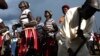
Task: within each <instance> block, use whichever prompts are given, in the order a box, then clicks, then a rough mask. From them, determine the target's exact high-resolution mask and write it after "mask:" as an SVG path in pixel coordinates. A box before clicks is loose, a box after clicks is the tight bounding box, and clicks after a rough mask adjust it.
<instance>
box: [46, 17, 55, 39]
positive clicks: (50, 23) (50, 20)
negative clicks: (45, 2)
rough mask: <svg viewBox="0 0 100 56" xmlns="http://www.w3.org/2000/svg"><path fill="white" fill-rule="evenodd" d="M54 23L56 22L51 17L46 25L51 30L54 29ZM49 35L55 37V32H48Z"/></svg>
mask: <svg viewBox="0 0 100 56" xmlns="http://www.w3.org/2000/svg"><path fill="white" fill-rule="evenodd" d="M53 23H54V20H53V19H52V18H51V19H49V20H47V21H45V26H46V27H47V28H48V29H50V30H54V27H53ZM48 35H49V36H51V37H54V32H48Z"/></svg>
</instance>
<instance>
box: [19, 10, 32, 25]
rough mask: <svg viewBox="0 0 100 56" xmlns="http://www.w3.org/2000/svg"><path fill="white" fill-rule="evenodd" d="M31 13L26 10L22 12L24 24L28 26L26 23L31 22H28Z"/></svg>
mask: <svg viewBox="0 0 100 56" xmlns="http://www.w3.org/2000/svg"><path fill="white" fill-rule="evenodd" d="M29 12H30V10H29V9H25V10H23V11H22V14H21V17H20V18H21V21H22V24H26V23H29V20H28V16H27V15H28V13H29Z"/></svg>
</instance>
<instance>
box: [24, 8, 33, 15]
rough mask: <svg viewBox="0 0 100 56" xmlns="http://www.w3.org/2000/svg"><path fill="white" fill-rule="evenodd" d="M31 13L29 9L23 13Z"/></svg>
mask: <svg viewBox="0 0 100 56" xmlns="http://www.w3.org/2000/svg"><path fill="white" fill-rule="evenodd" d="M29 12H31V11H30V10H29V9H25V10H24V11H23V13H26V14H28V13H29Z"/></svg>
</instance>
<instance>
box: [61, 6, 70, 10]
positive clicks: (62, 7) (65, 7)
mask: <svg viewBox="0 0 100 56" xmlns="http://www.w3.org/2000/svg"><path fill="white" fill-rule="evenodd" d="M64 8H68V9H69V8H70V7H69V6H68V5H63V6H62V10H63V9H64Z"/></svg>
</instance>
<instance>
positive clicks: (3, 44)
mask: <svg viewBox="0 0 100 56" xmlns="http://www.w3.org/2000/svg"><path fill="white" fill-rule="evenodd" d="M92 2H97V1H96V0H95V1H94V0H86V2H85V3H84V4H83V5H82V6H80V7H73V8H70V7H69V6H68V5H63V6H62V12H63V14H64V15H63V16H61V17H60V19H59V24H60V28H59V27H58V25H57V23H56V22H55V21H54V19H53V18H52V15H53V14H52V11H50V10H45V11H44V17H45V21H44V22H41V19H42V18H41V16H37V17H36V19H35V18H33V16H32V13H31V10H30V9H29V7H30V5H29V3H28V2H27V1H21V2H20V3H19V5H18V6H19V9H20V10H21V15H20V18H19V19H18V20H19V22H18V23H17V24H14V25H12V30H13V34H10V32H9V27H8V26H5V24H4V22H3V20H2V19H0V56H84V55H85V56H90V53H89V49H91V50H92V51H93V49H92V46H91V45H89V46H90V48H89V49H87V46H86V43H87V41H88V40H89V39H91V38H90V36H91V32H92V30H93V22H94V13H95V12H96V11H98V10H99V9H98V8H97V7H95V5H94V3H93V4H92ZM91 4H92V5H91ZM96 6H97V5H96ZM0 8H2V9H7V4H6V2H5V0H0ZM18 28H21V31H20V32H18V31H17V29H18ZM14 42H15V46H14V47H13V45H12V43H14ZM89 42H90V43H91V44H92V42H91V41H89ZM99 48H100V47H98V49H99ZM93 53H94V52H93Z"/></svg>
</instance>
